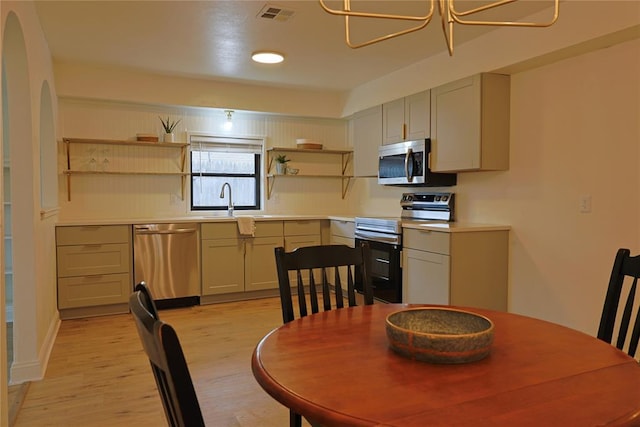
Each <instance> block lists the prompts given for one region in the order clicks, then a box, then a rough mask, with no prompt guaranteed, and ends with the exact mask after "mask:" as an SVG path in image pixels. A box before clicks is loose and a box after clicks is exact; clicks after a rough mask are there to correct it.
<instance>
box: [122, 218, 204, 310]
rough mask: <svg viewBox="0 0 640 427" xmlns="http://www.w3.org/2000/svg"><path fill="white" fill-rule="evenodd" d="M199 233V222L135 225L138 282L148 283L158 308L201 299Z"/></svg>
mask: <svg viewBox="0 0 640 427" xmlns="http://www.w3.org/2000/svg"><path fill="white" fill-rule="evenodd" d="M198 236H199V225H198V224H184V223H183V224H144V225H134V244H133V259H134V266H133V273H134V278H135V283H139V282H141V281H144V282H146V283H147V286H148V287H149V289H151V292H152V294H153V296H154V298H155V299H156V300H157V301H156V303H157V305H158V308H168V307H183V306H188V305H195V304H198V303H199V302H200V301H199V300H200V261H199V260H200V251H199V245H198V241H199V239H198Z"/></svg>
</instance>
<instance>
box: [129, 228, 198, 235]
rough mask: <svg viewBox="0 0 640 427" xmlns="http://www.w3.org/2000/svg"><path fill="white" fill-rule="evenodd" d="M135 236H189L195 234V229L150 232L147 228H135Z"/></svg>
mask: <svg viewBox="0 0 640 427" xmlns="http://www.w3.org/2000/svg"><path fill="white" fill-rule="evenodd" d="M135 231H136V234H189V233H195V232H196V231H197V230H196V229H195V228H176V229H174V230H150V229H148V228H142V227H141V228H136V230H135Z"/></svg>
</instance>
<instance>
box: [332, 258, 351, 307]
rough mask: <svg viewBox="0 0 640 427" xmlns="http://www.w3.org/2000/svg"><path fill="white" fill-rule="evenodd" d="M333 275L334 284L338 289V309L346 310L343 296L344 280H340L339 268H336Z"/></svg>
mask: <svg viewBox="0 0 640 427" xmlns="http://www.w3.org/2000/svg"><path fill="white" fill-rule="evenodd" d="M333 273H334V275H333V283H334V285H335V288H336V307H337V308H344V301H343V300H344V297H343V296H342V280H340V269H339V268H338V267H336V268H334V269H333ZM347 274H348V273H347Z"/></svg>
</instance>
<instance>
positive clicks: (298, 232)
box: [284, 220, 322, 287]
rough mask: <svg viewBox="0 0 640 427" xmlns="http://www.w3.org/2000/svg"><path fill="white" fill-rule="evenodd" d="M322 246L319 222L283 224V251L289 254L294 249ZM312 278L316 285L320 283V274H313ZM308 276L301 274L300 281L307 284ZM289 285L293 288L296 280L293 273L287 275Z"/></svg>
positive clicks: (304, 273) (290, 222)
mask: <svg viewBox="0 0 640 427" xmlns="http://www.w3.org/2000/svg"><path fill="white" fill-rule="evenodd" d="M321 244H322V234H321V224H320V220H305V221H285V222H284V250H285V251H287V252H291V251H293V250H295V249H296V248H302V247H305V246H317V245H321ZM313 277H314V278H315V280H316V282H317V283H320V281H321V280H322V277H321V276H320V273H319V272H318V273H317V274H316V273H315V272H314V274H313ZM308 278H309V274H308V273H306V272H303V273H302V280H303V281H304V282H305V283H309V280H308ZM289 283H290V284H291V287H295V286H296V283H297V278H296V274H295V272H290V273H289Z"/></svg>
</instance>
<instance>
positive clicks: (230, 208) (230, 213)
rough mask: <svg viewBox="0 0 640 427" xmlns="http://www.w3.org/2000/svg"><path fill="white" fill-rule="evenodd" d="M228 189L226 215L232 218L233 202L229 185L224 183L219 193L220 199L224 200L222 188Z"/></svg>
mask: <svg viewBox="0 0 640 427" xmlns="http://www.w3.org/2000/svg"><path fill="white" fill-rule="evenodd" d="M225 186H226V187H229V204H228V206H227V215H229V216H233V200H232V199H231V184H229V183H228V182H225V183H224V184H222V191H220V198H221V199H224V187H225Z"/></svg>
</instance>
